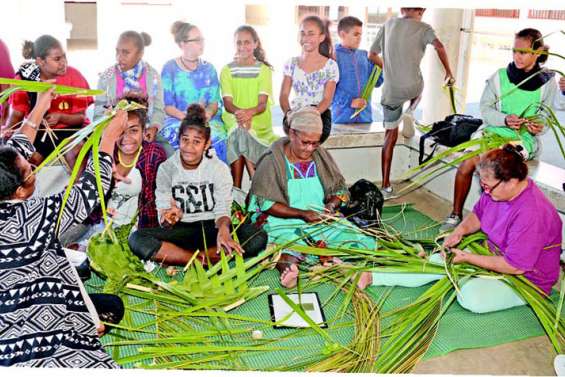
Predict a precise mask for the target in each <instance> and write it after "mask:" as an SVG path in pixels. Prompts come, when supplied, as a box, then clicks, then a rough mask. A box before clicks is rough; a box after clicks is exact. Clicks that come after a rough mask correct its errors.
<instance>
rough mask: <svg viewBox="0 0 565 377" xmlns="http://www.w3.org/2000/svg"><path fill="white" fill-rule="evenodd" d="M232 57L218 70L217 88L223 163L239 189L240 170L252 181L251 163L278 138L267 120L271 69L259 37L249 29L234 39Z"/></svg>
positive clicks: (253, 165)
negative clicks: (223, 127)
mask: <svg viewBox="0 0 565 377" xmlns="http://www.w3.org/2000/svg"><path fill="white" fill-rule="evenodd" d="M234 37H235V38H234V39H235V46H236V56H235V59H234V61H233V62H231V63H229V64H227V65H226V66H224V68H222V72H221V73H220V85H221V88H222V98H223V100H224V105H225V108H226V109H225V110H226V111H225V112H224V114H223V116H222V119H223V120H224V123H225V125H226V128H227V129H228V130H229V136H228V141H227V144H228V152H227V162H228V163H229V164H230V167H231V173H232V176H233V182H234V186H235V187H237V188H241V181H242V178H243V168H244V167H246V168H247V172H248V173H249V177H250V178H251V179H252V178H253V173H254V172H255V163H256V162H257V160H258V159H259V157H261V155H262V154H263V153H264V152H265V151H266V150H267V148H268V147H269V146H270V145H271V144H272V142H273V141H275V140H277V139H278V137H277V136H276V135H275V134H274V132H273V121H272V117H271V103H272V98H271V97H272V79H271V75H272V72H271V70H272V66H271V65H270V64H269V63H268V62H267V60H266V58H265V51H264V50H263V47H261V41H260V40H259V35H258V34H257V32H256V31H255V29H253V28H252V27H251V26H249V25H243V26H240V27H238V28H237V30H236V31H235V35H234Z"/></svg>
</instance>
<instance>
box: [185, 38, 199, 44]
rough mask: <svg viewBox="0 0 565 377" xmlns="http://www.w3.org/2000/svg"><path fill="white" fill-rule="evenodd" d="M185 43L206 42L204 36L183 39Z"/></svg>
mask: <svg viewBox="0 0 565 377" xmlns="http://www.w3.org/2000/svg"><path fill="white" fill-rule="evenodd" d="M182 41H183V42H184V43H190V42H196V43H204V38H193V39H183V40H182Z"/></svg>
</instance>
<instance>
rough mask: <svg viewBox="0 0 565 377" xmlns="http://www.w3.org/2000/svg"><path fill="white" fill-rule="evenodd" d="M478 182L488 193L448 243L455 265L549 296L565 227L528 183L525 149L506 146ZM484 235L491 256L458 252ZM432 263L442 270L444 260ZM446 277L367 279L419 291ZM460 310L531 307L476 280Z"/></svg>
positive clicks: (465, 286) (491, 157) (466, 283)
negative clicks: (520, 281) (520, 280)
mask: <svg viewBox="0 0 565 377" xmlns="http://www.w3.org/2000/svg"><path fill="white" fill-rule="evenodd" d="M478 168H479V176H480V182H481V187H482V189H483V193H482V195H481V198H480V199H479V201H478V202H477V204H475V207H474V208H473V212H471V213H470V214H469V215H467V217H465V219H463V221H462V222H461V223H460V224H459V225H458V226H457V227H456V228H455V229H454V231H453V232H452V233H451V234H450V235H449V236H448V237H447V238H446V239H445V241H444V246H445V247H447V248H449V249H450V250H451V252H453V253H455V257H454V259H453V263H467V264H471V265H475V266H478V267H482V268H484V269H486V270H490V271H495V272H499V273H501V274H506V275H524V277H525V278H526V279H528V280H530V281H531V282H532V283H533V284H535V285H536V286H537V287H538V288H539V289H540V292H543V293H545V294H549V293H550V292H551V287H552V286H553V285H554V284H555V283H556V282H557V279H558V278H559V259H560V253H561V241H562V233H561V228H562V223H561V219H560V218H559V215H558V214H557V210H556V209H555V207H554V206H553V204H552V203H551V202H550V201H549V199H547V198H546V197H545V195H544V194H543V193H542V192H541V190H540V189H539V188H538V187H537V186H536V184H535V183H534V181H532V180H531V179H530V178H528V166H527V165H526V163H525V159H524V154H523V151H522V146H514V145H511V144H507V145H505V146H504V147H503V148H502V149H495V150H492V151H490V152H488V153H487V154H486V155H484V157H482V159H481V161H480V163H479V165H478ZM478 231H483V232H484V233H485V234H486V235H487V237H488V244H489V249H490V250H491V252H492V255H488V256H487V255H477V254H472V253H468V252H466V251H463V250H459V249H457V245H458V244H459V243H460V242H461V240H462V238H463V237H464V236H466V235H468V234H472V233H476V232H478ZM430 263H435V264H443V263H444V262H443V260H442V258H441V257H440V255H439V254H434V255H432V256H431V258H430ZM444 276H445V275H442V274H437V275H436V274H412V273H372V274H371V273H364V274H363V275H362V277H361V279H360V281H359V286H360V288H364V287H366V286H367V285H369V284H371V285H385V286H404V287H415V286H420V285H424V284H427V283H430V282H432V281H434V280H438V279H441V278H443V277H444ZM459 283H460V286H461V292H460V293H459V294H458V295H457V301H458V302H459V304H460V305H461V306H462V307H464V308H465V309H468V310H470V311H472V312H475V313H487V312H493V311H497V310H503V309H508V308H511V307H514V306H520V305H526V302H525V301H524V300H523V299H522V297H521V296H520V295H518V294H517V293H515V292H514V290H513V289H512V288H511V287H510V286H509V285H507V284H506V283H504V281H503V280H499V279H486V278H481V277H472V278H470V279H467V280H461V281H460V282H459Z"/></svg>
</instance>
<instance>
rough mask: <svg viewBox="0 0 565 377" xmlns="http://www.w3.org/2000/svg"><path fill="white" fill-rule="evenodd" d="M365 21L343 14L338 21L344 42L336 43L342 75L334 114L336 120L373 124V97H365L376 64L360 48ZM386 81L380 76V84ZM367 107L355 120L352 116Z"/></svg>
mask: <svg viewBox="0 0 565 377" xmlns="http://www.w3.org/2000/svg"><path fill="white" fill-rule="evenodd" d="M362 28H363V22H361V20H359V19H358V18H356V17H351V16H347V17H343V18H342V19H341V20H339V23H338V24H337V32H338V35H339V39H340V42H341V43H339V44H337V45H336V46H335V56H336V61H337V65H338V67H339V77H340V78H341V79H340V80H339V82H338V83H337V86H336V89H335V94H334V98H333V102H332V117H333V119H334V122H335V123H371V122H372V121H373V118H372V114H371V99H370V97H369V100H368V101H366V100H365V99H363V98H361V93H362V92H363V88H364V87H365V84H366V83H367V81H368V80H369V76H370V75H371V71H372V70H373V66H374V65H373V63H372V62H371V61H370V60H369V57H368V54H367V51H365V50H359V45H360V44H361V35H362V33H363V29H362ZM382 82H383V76H382V75H381V77H380V78H379V80H378V82H377V86H380V85H381V84H382ZM362 108H364V110H363V111H361V112H360V113H359V114H358V115H357V116H355V117H354V118H353V119H352V118H351V116H352V115H353V114H354V113H355V112H356V111H358V110H359V109H362Z"/></svg>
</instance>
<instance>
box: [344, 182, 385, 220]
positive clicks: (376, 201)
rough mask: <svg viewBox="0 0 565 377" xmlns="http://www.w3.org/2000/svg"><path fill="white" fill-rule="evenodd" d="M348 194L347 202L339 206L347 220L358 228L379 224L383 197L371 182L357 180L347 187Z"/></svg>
mask: <svg viewBox="0 0 565 377" xmlns="http://www.w3.org/2000/svg"><path fill="white" fill-rule="evenodd" d="M349 196H350V200H349V202H348V203H347V204H346V205H345V206H343V207H341V208H340V211H341V213H343V214H344V215H345V216H347V217H348V220H349V221H351V222H352V223H354V224H355V225H357V226H358V227H360V228H366V227H369V226H379V225H380V223H381V213H382V211H383V205H384V197H383V194H382V193H381V190H379V188H378V187H377V186H376V185H375V184H374V183H373V182H369V181H367V180H366V179H360V180H358V181H357V182H355V183H354V184H353V185H352V186H351V187H350V188H349Z"/></svg>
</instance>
